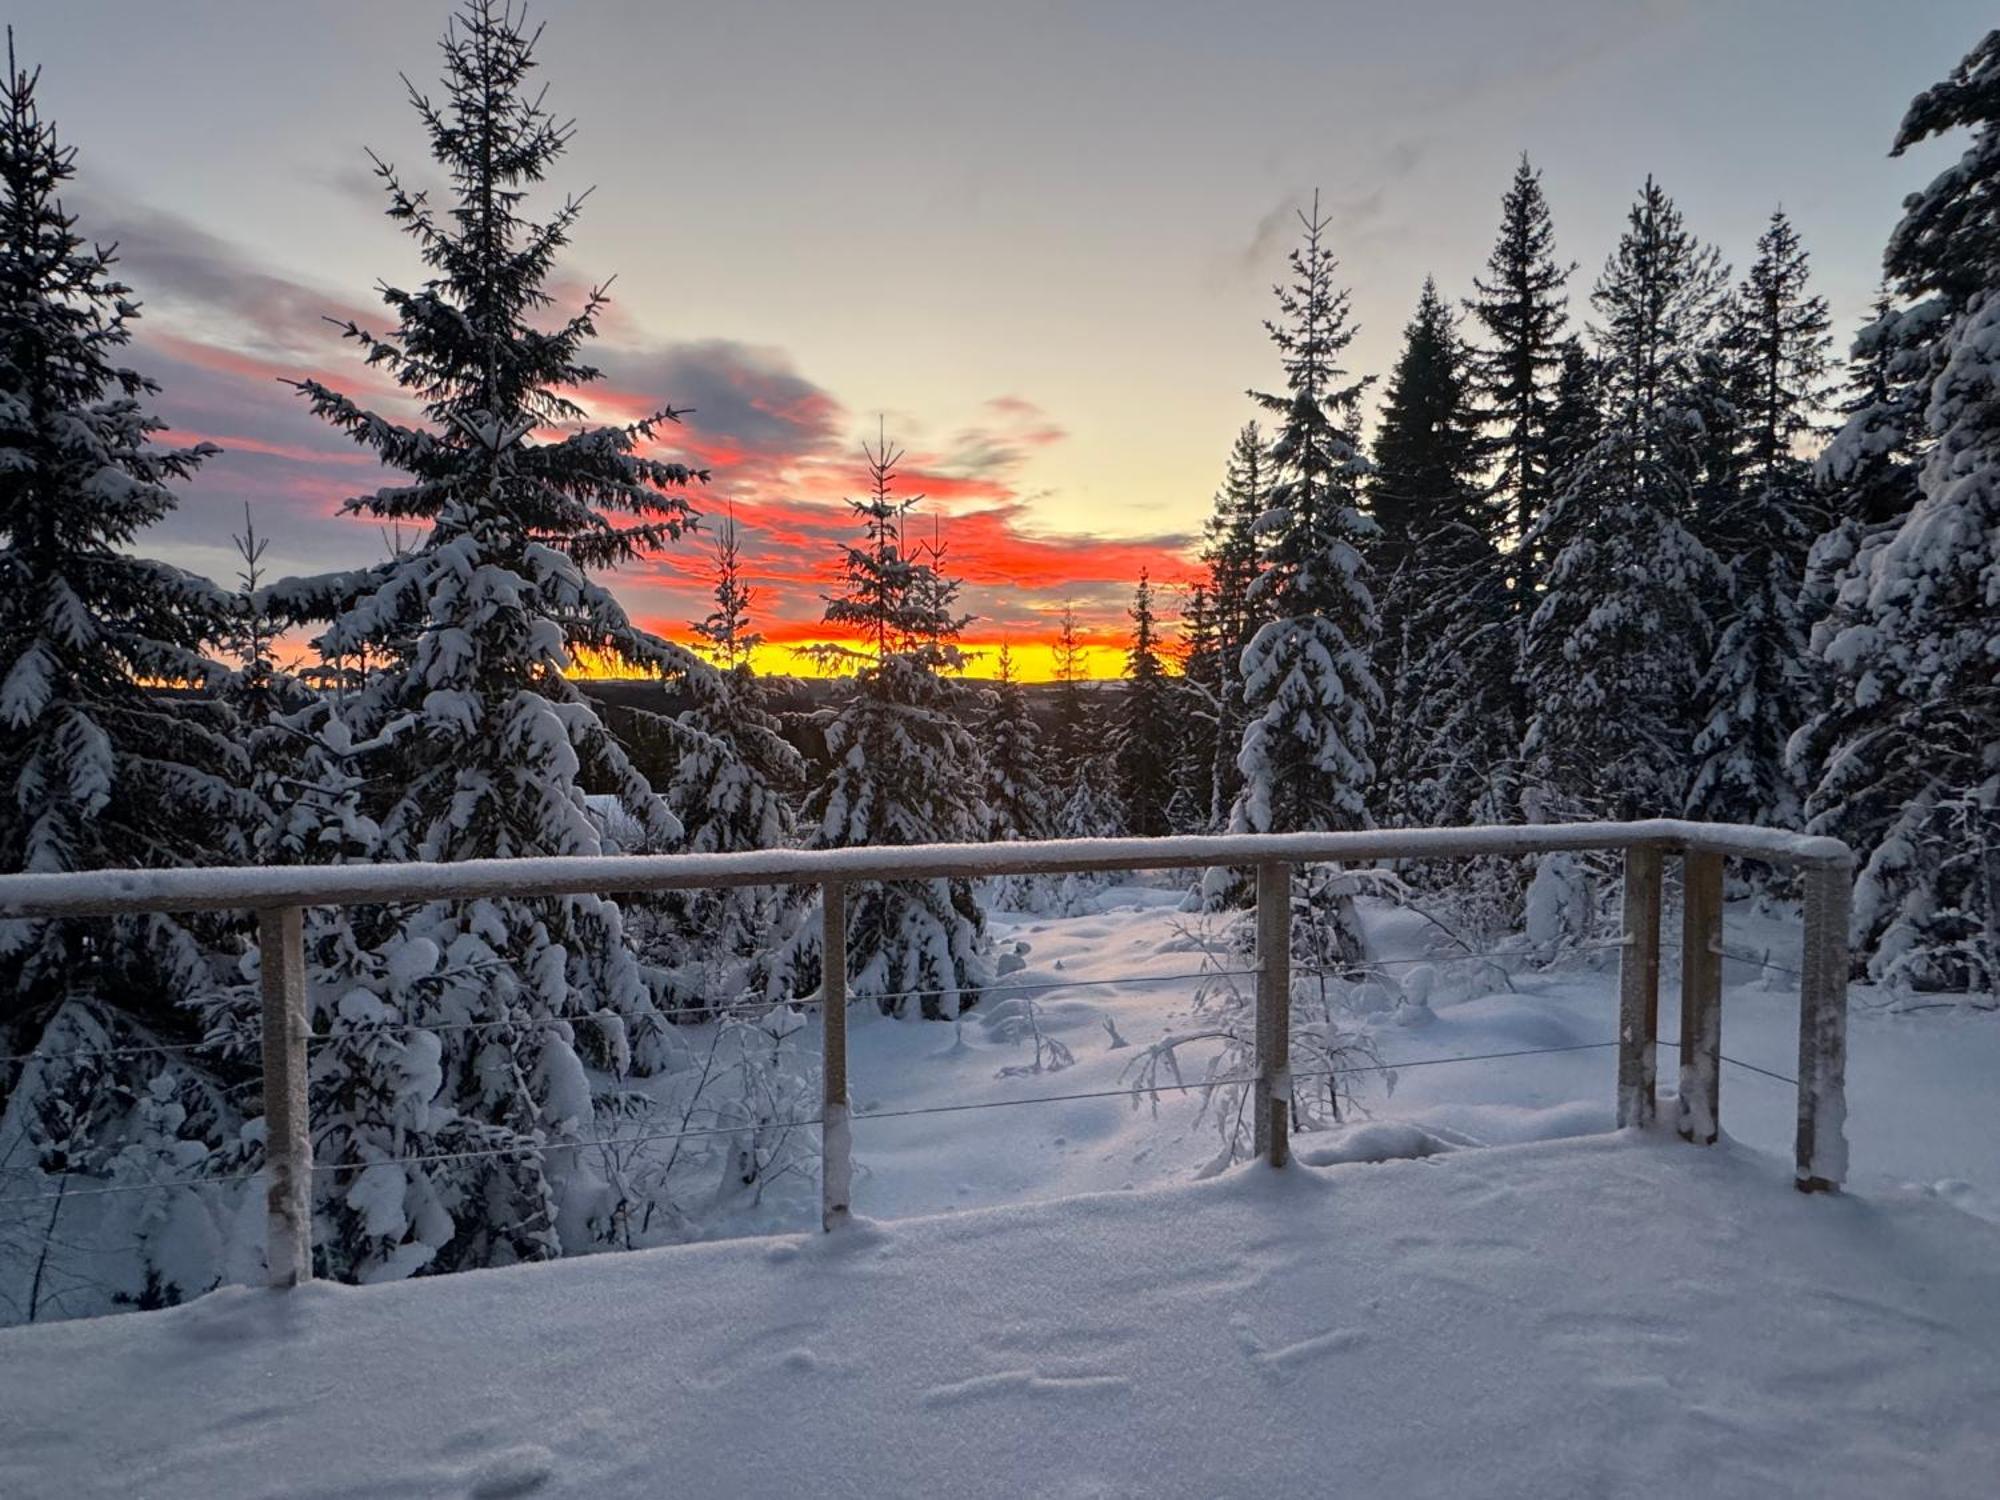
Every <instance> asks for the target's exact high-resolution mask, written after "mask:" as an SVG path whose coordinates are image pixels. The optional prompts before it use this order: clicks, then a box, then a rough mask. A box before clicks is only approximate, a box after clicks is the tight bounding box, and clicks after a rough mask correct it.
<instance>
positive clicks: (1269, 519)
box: [1204, 194, 1382, 951]
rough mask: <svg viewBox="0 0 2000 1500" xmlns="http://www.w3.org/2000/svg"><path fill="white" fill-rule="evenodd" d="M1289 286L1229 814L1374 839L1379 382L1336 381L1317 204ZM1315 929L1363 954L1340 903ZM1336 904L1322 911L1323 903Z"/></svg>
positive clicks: (1274, 332) (1345, 329) (1329, 265)
mask: <svg viewBox="0 0 2000 1500" xmlns="http://www.w3.org/2000/svg"><path fill="white" fill-rule="evenodd" d="M1299 221H1300V224H1301V226H1302V227H1303V231H1304V237H1303V240H1302V242H1301V243H1300V244H1299V245H1298V246H1297V247H1296V248H1295V249H1294V250H1293V251H1292V253H1291V256H1290V262H1289V263H1290V267H1291V273H1292V279H1291V281H1290V283H1289V284H1286V285H1280V286H1278V287H1277V288H1275V289H1274V290H1275V292H1276V295H1277V299H1278V310H1279V317H1278V318H1277V319H1275V320H1271V321H1268V322H1266V324H1265V327H1266V328H1267V329H1268V330H1269V332H1270V335H1271V341H1272V342H1273V343H1274V344H1276V345H1277V348H1278V353H1279V356H1280V359H1281V362H1282V364H1283V368H1284V372H1285V386H1286V389H1285V390H1284V391H1283V392H1281V393H1272V394H1264V393H1259V392H1256V391H1252V392H1251V393H1250V395H1251V398H1252V399H1253V400H1254V401H1256V402H1257V404H1258V405H1260V406H1261V407H1263V408H1264V409H1265V410H1266V411H1268V412H1270V413H1272V415H1273V417H1274V418H1275V419H1276V421H1277V433H1276V436H1275V437H1274V438H1273V440H1272V444H1271V451H1270V463H1271V473H1272V480H1271V488H1270V508H1269V509H1268V510H1267V511H1266V513H1265V514H1264V516H1263V518H1262V519H1261V520H1260V522H1259V526H1258V529H1259V531H1260V532H1261V533H1262V535H1263V539H1264V571H1263V573H1262V574H1261V575H1260V576H1259V577H1258V579H1257V581H1256V584H1255V585H1254V586H1253V588H1252V590H1251V597H1252V603H1253V606H1254V607H1255V608H1256V609H1257V610H1258V611H1259V613H1260V614H1261V616H1262V623H1261V624H1260V625H1259V626H1258V628H1257V631H1256V633H1255V634H1254V635H1253V636H1252V637H1251V639H1250V643H1249V644H1248V645H1247V646H1246V647H1244V650H1243V697H1244V707H1245V716H1246V717H1245V723H1244V727H1243V748H1242V752H1241V754H1240V755H1239V757H1238V760H1237V765H1238V767H1239V769H1240V770H1241V771H1242V773H1243V786H1242V789H1241V790H1240V791H1239V792H1238V793H1237V796H1236V801H1235V803H1234V805H1233V806H1232V807H1231V809H1230V817H1229V826H1230V829H1231V831H1232V832H1239V833H1291V832H1301V831H1305V830H1320V829H1326V830H1338V829H1343V828H1362V827H1366V826H1368V824H1369V822H1370V815H1369V811H1368V800H1367V799H1368V792H1369V787H1370V783H1371V782H1372V781H1373V779H1374V775H1375V765H1374V761H1373V760H1372V759H1371V758H1370V756H1371V749H1372V744H1373V740H1374V716H1375V714H1376V713H1377V712H1378V711H1379V710H1380V708H1381V703H1382V693H1381V689H1380V688H1379V687H1378V686H1377V684H1376V681H1375V675H1374V672H1373V670H1372V668H1371V666H1370V662H1369V653H1370V651H1371V650H1372V649H1373V647H1374V643H1375V636H1376V631H1377V620H1376V611H1375V600H1374V597H1373V595H1372V594H1371V593H1370V592H1369V586H1368V564H1367V561H1366V559H1365V557H1364V556H1363V553H1362V550H1361V549H1362V547H1363V546H1364V545H1365V543H1366V542H1367V540H1368V539H1369V538H1370V537H1372V535H1373V534H1374V530H1375V526H1374V522H1372V521H1371V520H1370V519H1369V518H1368V517H1367V515H1366V514H1364V513H1363V511H1362V509H1361V505H1360V487H1361V480H1362V477H1363V476H1364V475H1365V474H1366V473H1367V470H1368V461H1367V460H1366V459H1365V458H1364V457H1363V456H1362V453H1361V442H1360V405H1361V394H1362V392H1363V391H1364V390H1366V389H1367V385H1368V381H1367V379H1365V378H1363V379H1357V380H1349V379H1348V378H1347V374H1346V372H1345V371H1344V370H1343V369H1342V368H1341V367H1340V363H1339V362H1340V359H1341V356H1342V351H1344V350H1345V349H1346V348H1347V346H1348V344H1349V343H1350V342H1352V341H1353V338H1354V334H1355V329H1354V327H1353V325H1351V324H1350V323H1349V322H1348V318H1347V303H1348V297H1347V293H1346V292H1345V291H1344V290H1341V289H1338V288H1336V287H1335V285H1334V281H1333V273H1334V270H1335V269H1336V264H1337V263H1336V262H1335V260H1334V258H1333V252H1332V250H1331V249H1330V248H1329V247H1328V245H1327V244H1326V240H1325V236H1326V230H1327V220H1326V219H1325V218H1324V217H1322V215H1321V213H1320V210H1319V198H1318V195H1317V194H1315V195H1314V198H1313V208H1312V212H1311V214H1309V215H1308V214H1303V213H1302V214H1300V215H1299ZM1309 884H1310V889H1309V896H1310V897H1311V898H1312V899H1313V900H1314V902H1315V910H1316V911H1318V912H1319V914H1320V916H1322V917H1324V918H1326V919H1327V920H1326V921H1324V922H1320V923H1309V924H1307V925H1308V926H1310V927H1314V928H1316V929H1317V930H1322V931H1325V932H1327V933H1329V934H1330V935H1331V936H1330V945H1331V946H1333V947H1336V948H1339V949H1341V950H1349V951H1352V950H1358V947H1359V942H1360V937H1359V932H1358V930H1356V929H1353V928H1352V927H1351V924H1349V923H1347V922H1346V921H1345V917H1344V912H1345V901H1344V898H1343V897H1341V896H1339V895H1337V894H1335V892H1334V891H1333V888H1332V887H1331V886H1329V885H1328V884H1327V883H1326V882H1324V881H1316V882H1312V883H1309ZM1243 885H1244V882H1243V881H1242V879H1241V875H1240V872H1230V871H1211V872H1209V877H1208V878H1207V879H1206V880H1205V881H1204V888H1205V889H1206V890H1207V892H1208V894H1209V896H1210V899H1211V900H1215V899H1220V898H1222V897H1223V896H1224V894H1225V893H1228V894H1230V895H1231V896H1232V897H1240V894H1241V890H1242V887H1243ZM1322 896H1324V897H1326V898H1327V899H1326V900H1325V901H1321V900H1320V899H1319V898H1320V897H1322Z"/></svg>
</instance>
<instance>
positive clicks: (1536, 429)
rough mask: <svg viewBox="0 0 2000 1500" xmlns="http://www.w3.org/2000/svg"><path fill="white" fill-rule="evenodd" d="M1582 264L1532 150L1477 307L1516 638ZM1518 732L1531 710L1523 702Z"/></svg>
mask: <svg viewBox="0 0 2000 1500" xmlns="http://www.w3.org/2000/svg"><path fill="white" fill-rule="evenodd" d="M1575 270H1576V263H1575V262H1574V261H1571V262H1568V263H1567V264H1565V263H1564V262H1562V261H1559V260H1558V259H1557V258H1556V253H1555V221H1554V219H1553V218H1552V217H1551V216H1550V214H1549V204H1548V199H1547V198H1546V197H1544V196H1543V193H1542V174H1541V173H1540V172H1538V171H1536V170H1535V169H1534V168H1533V167H1532V166H1530V165H1529V163H1528V158H1527V155H1526V154H1525V153H1523V155H1522V157H1521V161H1520V164H1519V165H1518V166H1517V167H1516V168H1515V169H1514V180H1513V182H1512V183H1511V184H1510V185H1509V186H1508V189H1507V192H1506V194H1505V196H1504V197H1502V198H1501V200H1500V233H1499V235H1498V237H1497V238H1496V239H1495V241H1494V244H1493V253H1492V254H1491V255H1490V256H1488V257H1487V261H1486V276H1485V278H1484V279H1481V278H1477V277H1475V278H1474V279H1473V283H1472V284H1473V287H1474V289H1475V290H1476V292H1477V294H1478V295H1477V296H1475V297H1473V298H1471V299H1470V300H1469V301H1468V302H1467V303H1466V307H1467V309H1468V310H1469V311H1470V312H1471V313H1472V315H1473V317H1474V318H1476V319H1477V320H1478V321H1479V323H1480V325H1481V326H1482V327H1483V329H1484V330H1485V339H1484V341H1483V342H1482V343H1480V344H1479V345H1478V347H1477V348H1475V349H1474V351H1473V354H1472V363H1471V370H1470V375H1471V381H1472V386H1473V392H1474V398H1475V400H1476V402H1477V404H1478V407H1479V413H1480V417H1481V419H1482V421H1483V422H1484V423H1485V425H1486V428H1487V444H1486V454H1487V456H1488V458H1489V459H1490V460H1491V462H1492V464H1493V473H1492V481H1491V482H1492V486H1493V493H1494V495H1495V497H1496V498H1497V499H1498V500H1499V501H1500V503H1501V504H1502V505H1503V506H1504V507H1505V509H1506V513H1507V531H1508V534H1509V535H1510V536H1511V537H1512V538H1513V541H1514V547H1513V550H1512V553H1511V557H1510V561H1511V564H1512V567H1511V585H1512V594H1513V610H1514V619H1515V627H1516V631H1517V633H1519V634H1525V633H1526V631H1527V628H1528V621H1529V619H1530V618H1531V617H1532V616H1533V614H1534V612H1535V605H1536V604H1537V603H1538V602H1539V600H1540V597H1541V584H1540V572H1539V567H1540V563H1541V562H1542V561H1543V559H1542V558H1540V557H1539V556H1538V555H1537V552H1536V549H1535V548H1534V547H1532V546H1530V545H1528V543H1527V537H1528V535H1529V533H1530V532H1532V531H1533V530H1534V529H1535V523H1536V522H1537V521H1538V520H1539V519H1540V518H1541V515H1542V513H1543V512H1544V511H1546V510H1547V509H1548V507H1549V502H1550V500H1551V499H1552V498H1553V497H1554V493H1555V490H1554V485H1555V480H1556V475H1557V471H1558V468H1559V462H1558V459H1557V456H1556V455H1555V453H1554V452H1553V451H1552V444H1553V436H1554V435H1553V433H1552V431H1551V426H1552V422H1553V419H1554V404H1555V399H1556V396H1555V388H1556V382H1557V376H1558V372H1559V371H1560V370H1561V368H1562V361H1563V349H1564V343H1565V338H1564V333H1563V329H1564V326H1565V325H1566V324H1567V322H1568V320H1569V311H1568V307H1569V296H1568V293H1567V292H1566V291H1565V288H1566V287H1567V285H1568V283H1569V278H1570V275H1571V273H1572V272H1574V271H1575ZM1515 712H1516V715H1517V718H1519V719H1521V720H1522V721H1523V722H1519V723H1517V724H1516V726H1515V729H1516V733H1517V734H1518V732H1519V731H1520V729H1521V728H1522V727H1524V721H1525V706H1524V705H1519V704H1517V705H1516V710H1515Z"/></svg>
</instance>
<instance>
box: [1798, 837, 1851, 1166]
mask: <svg viewBox="0 0 2000 1500" xmlns="http://www.w3.org/2000/svg"><path fill="white" fill-rule="evenodd" d="M1853 901H1854V872H1853V870H1852V869H1851V868H1850V867H1849V866H1847V865H1845V864H1841V865H1825V866H1819V867H1816V868H1813V869H1809V870H1807V871H1806V872H1805V907H1806V911H1805V918H1806V931H1805V949H1804V962H1803V963H1801V964H1800V966H1799V967H1800V969H1801V970H1802V971H1803V972H1802V977H1801V979H1800V981H1799V1134H1798V1166H1797V1168H1796V1178H1795V1180H1796V1182H1797V1183H1798V1189H1799V1191H1800V1192H1802V1193H1830V1192H1833V1191H1834V1190H1835V1189H1837V1188H1838V1187H1839V1186H1840V1184H1841V1182H1842V1181H1843V1180H1844V1179H1845V1178H1846V1176H1847V1129H1846V1127H1847V962H1848V960H1847V924H1848V912H1849V908H1850V907H1851V906H1852V904H1853Z"/></svg>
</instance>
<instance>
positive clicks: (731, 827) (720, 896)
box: [646, 507, 806, 1011]
mask: <svg viewBox="0 0 2000 1500" xmlns="http://www.w3.org/2000/svg"><path fill="white" fill-rule="evenodd" d="M711 568H712V592H713V597H714V600H715V608H714V609H712V610H710V611H709V613H708V614H707V615H706V616H705V617H704V618H702V619H701V620H698V621H696V622H695V623H694V624H693V626H692V627H691V628H692V629H693V631H694V633H695V635H696V636H697V637H698V638H699V639H700V640H701V641H702V642H703V643H704V645H703V646H702V648H701V649H702V650H703V652H704V653H705V654H706V655H707V656H708V657H709V659H710V661H711V662H713V664H714V665H715V666H716V668H717V669H718V670H717V671H715V672H713V673H697V674H694V675H692V676H690V677H688V678H686V679H685V680H684V683H683V690H684V691H685V692H686V694H687V695H688V696H689V697H690V698H692V700H693V702H692V703H691V704H690V705H689V706H688V707H687V708H685V709H683V710H682V711H681V712H680V713H679V714H678V715H676V716H675V719H674V724H673V732H672V734H671V735H670V736H668V737H667V740H666V743H667V744H668V745H669V746H670V747H671V749H672V751H673V753H674V756H675V765H674V771H673V775H672V777H671V779H670V780H669V781H668V783H667V788H666V798H667V807H668V809H669V810H670V811H671V812H672V813H673V815H674V817H675V818H676V819H677V820H678V821H679V822H680V825H681V829H682V833H681V837H680V839H679V841H678V842H677V843H676V844H675V845H674V847H675V848H676V849H678V850H682V851H684V852H687V853H691V854H723V853H731V852H735V851H738V850H744V849H778V848H783V847H785V846H786V845H788V844H790V843H791V842H792V841H793V838H794V834H795V826H794V825H795V819H794V815H793V808H792V802H791V798H792V796H793V794H794V793H795V792H796V791H797V789H798V788H800V787H801V786H803V785H804V783H805V775H806V773H805V762H804V760H803V758H802V757H801V756H800V755H799V753H798V751H797V749H795V748H794V747H793V745H792V743H791V741H789V740H787V739H786V738H785V736H784V731H783V725H782V724H781V723H780V722H779V720H778V717H777V715H776V714H774V713H772V712H771V711H770V707H769V705H768V703H767V701H766V698H765V693H764V685H763V683H762V682H761V681H760V680H759V679H758V677H757V674H756V672H755V671H754V669H753V668H752V666H751V653H752V652H753V651H755V650H756V649H757V647H758V646H759V645H761V644H762V642H763V637H762V636H761V635H759V634H758V633H757V632H756V631H755V630H754V629H753V628H752V627H751V615H750V608H751V604H752V602H753V600H754V598H755V595H756V590H755V589H753V588H752V587H751V586H750V585H749V584H748V583H747V582H746V581H745V580H744V577H743V563H742V546H741V539H740V537H739V534H738V532H737V527H736V514H735V510H734V508H733V507H731V508H730V509H729V510H728V511H727V512H726V514H725V515H724V517H723V519H722V522H721V524H720V525H719V526H717V527H716V530H715V548H714V561H713V563H712V565H711ZM781 900H782V896H781V892H779V891H778V890H777V889H775V888H773V887H770V886H734V887H730V888H728V889H723V890H700V891H677V892H673V893H671V895H670V896H669V897H667V898H666V899H664V900H663V901H662V903H661V907H662V910H663V911H664V913H665V915H666V918H667V920H666V923H665V925H664V929H663V930H662V931H660V932H659V935H658V937H657V938H656V939H655V942H653V943H649V944H647V945H646V951H647V956H648V957H649V958H653V957H659V958H664V959H666V960H667V962H668V963H669V966H670V967H671V968H672V970H673V971H675V973H676V974H677V976H678V977H677V982H676V983H675V984H674V986H673V988H674V990H675V999H674V1006H675V1009H676V1010H677V1011H678V1010H684V1009H689V1008H701V1007H703V1006H705V1005H706V1004H708V1003H709V1002H711V1001H714V1000H717V999H721V1000H729V999H732V998H734V997H735V996H737V995H738V994H739V993H740V992H741V991H742V989H743V987H744V985H745V984H746V983H747V981H748V975H747V969H748V967H749V964H750V961H751V960H752V959H753V958H754V957H755V955H757V954H758V953H759V952H760V951H761V949H762V948H763V946H764V945H765V942H766V940H767V939H768V938H769V936H770V934H771V932H772V931H773V928H774V924H775V923H776V922H777V920H778V914H779V910H780V906H781ZM646 925H647V926H648V928H649V929H650V928H654V927H656V926H658V924H654V923H650V922H649V923H647V924H646ZM657 948H664V949H665V952H664V953H656V951H655V950H656V949H657Z"/></svg>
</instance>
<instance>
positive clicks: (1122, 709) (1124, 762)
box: [1112, 569, 1180, 838]
mask: <svg viewBox="0 0 2000 1500" xmlns="http://www.w3.org/2000/svg"><path fill="white" fill-rule="evenodd" d="M1128 613H1129V614H1130V615H1131V619H1132V640H1131V645H1130V646H1129V647H1128V648H1127V650H1126V653H1125V689H1124V692H1123V693H1122V694H1120V696H1119V700H1118V725H1117V729H1116V730H1115V732H1114V740H1113V745H1114V748H1113V752H1112V753H1113V764H1114V765H1115V766H1116V768H1117V772H1118V795H1119V797H1120V799H1121V800H1122V801H1123V802H1124V805H1125V831H1126V832H1127V833H1129V834H1131V835H1133V836H1134V837H1136V838H1157V837H1159V836H1161V835H1163V834H1166V833H1168V832H1170V831H1171V830H1172V825H1171V822H1170V820H1169V816H1168V810H1169V806H1170V804H1171V803H1172V801H1173V793H1174V781H1173V764H1174V746H1175V742H1176V740H1177V739H1178V736H1179V727H1180V726H1179V719H1178V716H1177V714H1176V713H1175V707H1174V690H1173V685H1172V683H1171V682H1170V681H1169V680H1168V677H1167V671H1166V665H1165V663H1164V662H1163V661H1162V660H1161V653H1160V637H1159V622H1158V621H1157V620H1156V619H1155V618H1154V616H1153V585H1152V581H1151V579H1150V578H1149V577H1148V575H1147V573H1146V571H1145V570H1143V569H1142V570H1141V571H1140V573H1139V586H1138V588H1137V589H1135V590H1134V591H1133V594H1132V608H1131V609H1130V611H1129V612H1128Z"/></svg>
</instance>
